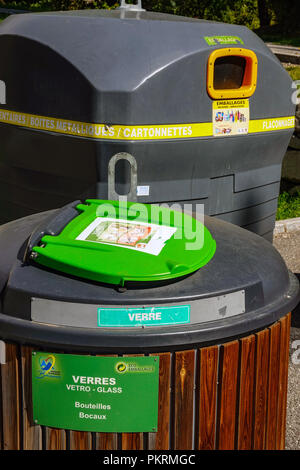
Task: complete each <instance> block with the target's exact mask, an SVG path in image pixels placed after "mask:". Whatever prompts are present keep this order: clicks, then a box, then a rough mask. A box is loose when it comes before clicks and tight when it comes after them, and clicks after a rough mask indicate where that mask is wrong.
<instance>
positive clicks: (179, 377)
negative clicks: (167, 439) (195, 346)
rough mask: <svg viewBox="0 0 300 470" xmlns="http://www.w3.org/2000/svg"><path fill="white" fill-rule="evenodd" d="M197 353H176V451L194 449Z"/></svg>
mask: <svg viewBox="0 0 300 470" xmlns="http://www.w3.org/2000/svg"><path fill="white" fill-rule="evenodd" d="M194 376H195V351H194V350H192V351H180V352H176V353H175V419H174V431H175V436H174V448H175V450H190V449H193V420H194V416H193V413H194Z"/></svg>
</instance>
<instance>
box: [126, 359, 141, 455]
mask: <svg viewBox="0 0 300 470" xmlns="http://www.w3.org/2000/svg"><path fill="white" fill-rule="evenodd" d="M139 356H140V357H142V356H144V354H124V356H123V357H139ZM143 448H144V437H143V433H142V432H135V433H132V432H127V433H122V449H123V450H143Z"/></svg>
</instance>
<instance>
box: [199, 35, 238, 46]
mask: <svg viewBox="0 0 300 470" xmlns="http://www.w3.org/2000/svg"><path fill="white" fill-rule="evenodd" d="M204 39H205V41H206V42H207V44H208V45H209V46H217V45H226V44H244V41H243V40H242V39H241V38H239V37H238V36H204Z"/></svg>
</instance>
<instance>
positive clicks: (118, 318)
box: [98, 305, 191, 327]
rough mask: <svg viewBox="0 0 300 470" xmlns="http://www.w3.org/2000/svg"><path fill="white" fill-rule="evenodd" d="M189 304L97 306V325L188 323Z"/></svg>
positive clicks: (132, 325)
mask: <svg viewBox="0 0 300 470" xmlns="http://www.w3.org/2000/svg"><path fill="white" fill-rule="evenodd" d="M190 310H191V307H190V305H174V306H166V307H162V306H161V307H145V308H143V307H141V308H137V307H134V308H129V307H128V308H124V307H123V308H98V326H100V327H101V326H102V327H137V326H163V325H183V324H185V323H190Z"/></svg>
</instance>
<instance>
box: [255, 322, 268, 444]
mask: <svg viewBox="0 0 300 470" xmlns="http://www.w3.org/2000/svg"><path fill="white" fill-rule="evenodd" d="M255 336H256V355H255V357H256V364H255V390H254V439H253V449H255V450H263V449H264V448H265V434H266V416H267V393H268V368H269V341H270V339H269V330H263V331H260V332H259V333H257V334H256V335H255Z"/></svg>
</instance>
